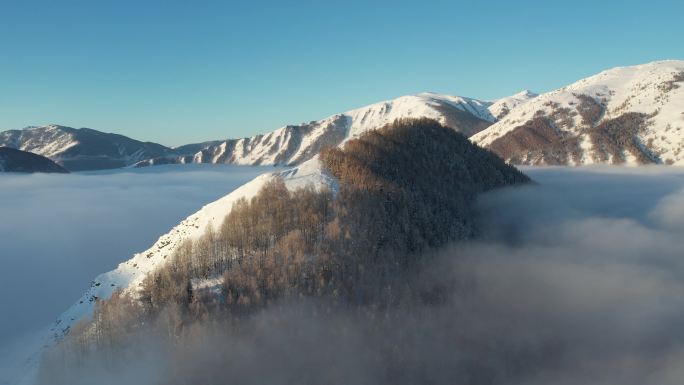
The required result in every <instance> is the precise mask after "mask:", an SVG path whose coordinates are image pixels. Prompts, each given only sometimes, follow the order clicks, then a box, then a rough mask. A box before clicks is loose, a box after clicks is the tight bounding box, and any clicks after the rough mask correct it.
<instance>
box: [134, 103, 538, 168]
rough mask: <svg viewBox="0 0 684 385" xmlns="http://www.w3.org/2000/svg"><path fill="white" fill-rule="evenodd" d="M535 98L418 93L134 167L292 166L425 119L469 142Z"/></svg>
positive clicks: (142, 163) (156, 159)
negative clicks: (402, 122) (405, 121)
mask: <svg viewBox="0 0 684 385" xmlns="http://www.w3.org/2000/svg"><path fill="white" fill-rule="evenodd" d="M533 97H534V94H532V93H530V92H527V91H526V92H522V93H520V94H516V95H514V96H512V97H509V98H504V99H502V100H501V101H499V102H495V103H492V102H486V101H481V100H476V99H471V98H465V97H460V96H448V95H439V94H434V93H422V94H418V95H410V96H402V97H400V98H397V99H393V100H389V101H385V102H381V103H376V104H372V105H369V106H366V107H362V108H359V109H356V110H352V111H348V112H345V113H341V114H337V115H333V116H330V117H328V118H326V119H323V120H319V121H312V122H309V123H303V124H299V125H291V126H285V127H282V128H279V129H277V130H275V131H273V132H271V133H268V134H263V135H256V136H253V137H251V138H242V139H230V140H226V141H224V142H221V143H219V144H216V145H213V146H207V147H206V148H204V149H202V150H201V151H198V152H197V153H195V154H194V155H192V156H181V157H160V158H155V159H149V160H146V161H143V162H140V163H138V166H149V165H157V164H166V163H233V164H242V165H270V164H284V165H296V164H299V163H302V162H304V161H306V160H309V159H311V158H312V157H313V156H314V155H316V154H317V153H318V152H319V151H320V150H321V148H323V147H325V146H337V145H339V144H341V143H343V142H345V141H346V140H349V139H350V138H355V137H358V136H359V135H361V134H362V133H364V132H366V131H368V130H370V129H375V128H379V127H382V126H384V125H386V124H389V123H391V122H393V121H395V120H396V119H401V118H430V119H434V120H437V121H438V122H440V123H442V124H444V125H445V126H447V127H450V128H452V129H454V130H456V131H458V132H460V133H462V134H463V135H465V136H471V135H473V134H475V133H477V132H479V131H481V130H483V129H485V128H486V127H488V126H489V125H491V124H492V123H493V122H495V121H496V116H497V115H501V114H502V113H503V111H507V110H508V109H510V108H513V107H514V106H516V105H518V104H520V103H522V102H524V101H527V100H529V99H531V98H533Z"/></svg>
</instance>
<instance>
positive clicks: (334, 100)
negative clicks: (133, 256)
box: [0, 0, 684, 145]
mask: <svg viewBox="0 0 684 385" xmlns="http://www.w3.org/2000/svg"><path fill="white" fill-rule="evenodd" d="M683 18H684V1H682V0H651V1H629V0H626V1H617V0H616V1H598V0H594V1H585V0H574V1H562V2H561V1H550V0H546V1H495V0H490V1H475V0H470V1H456V0H452V1H396V0H395V1H373V0H366V1H344V2H341V1H340V2H338V1H328V0H319V1H299V2H294V1H284V0H280V1H245V2H237V1H199V0H198V1H190V0H186V1H171V0H168V1H157V2H155V1H144V0H135V1H129V0H116V1H114V0H111V1H107V0H96V1H93V0H88V1H72V0H60V1H56V0H45V1H32V0H2V2H0V130H5V129H12V128H21V127H24V126H27V125H40V124H47V123H58V124H63V125H69V126H75V127H91V128H95V129H99V130H103V131H109V132H117V133H121V134H124V135H128V136H131V137H134V138H136V139H141V140H152V141H156V142H160V143H163V144H167V145H178V144H182V143H187V142H194V141H201V140H207V139H218V138H226V137H241V136H248V135H252V134H255V133H259V132H265V131H270V130H272V129H275V128H277V127H280V126H282V125H284V124H288V123H298V122H302V121H309V120H313V119H319V118H323V117H325V116H327V115H330V114H334V113H337V112H342V111H345V110H348V109H352V108H355V107H359V106H362V105H365V104H369V103H372V102H376V101H380V100H384V99H390V98H393V97H397V96H400V95H404V94H411V93H417V92H422V91H435V92H442V93H449V94H455V95H463V96H471V97H476V98H483V99H493V98H497V97H501V96H505V95H508V94H512V93H515V92H518V91H520V90H521V89H525V88H527V89H531V90H533V91H537V92H541V91H548V90H551V89H554V88H557V87H559V86H562V85H565V84H567V83H570V82H572V81H574V80H577V79H579V78H582V77H585V76H587V75H591V74H593V73H595V72H598V71H600V70H603V69H607V68H609V67H614V66H618V65H630V64H638V63H644V62H649V61H653V60H660V59H668V58H673V59H684V19H683Z"/></svg>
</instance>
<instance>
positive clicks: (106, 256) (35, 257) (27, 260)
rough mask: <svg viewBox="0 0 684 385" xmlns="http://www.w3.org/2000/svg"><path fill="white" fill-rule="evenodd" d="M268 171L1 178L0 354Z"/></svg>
mask: <svg viewBox="0 0 684 385" xmlns="http://www.w3.org/2000/svg"><path fill="white" fill-rule="evenodd" d="M268 170H272V168H264V167H231V166H207V165H186V166H160V167H150V168H145V169H126V170H113V171H105V172H99V173H77V174H70V175H53V174H32V175H21V174H0V245H1V246H0V247H1V248H0V263H2V268H0V304H1V305H2V314H3V316H2V317H1V319H0V352H2V350H3V348H5V347H6V345H8V344H11V343H12V342H14V338H15V337H17V336H21V337H22V338H23V337H24V335H25V334H26V333H29V332H33V331H35V330H36V329H37V328H43V327H46V326H47V325H49V323H50V322H52V321H53V320H54V318H55V317H56V316H57V315H58V314H59V313H61V312H62V311H64V310H65V309H66V308H67V307H68V306H70V305H71V304H72V302H73V301H74V300H75V299H76V298H78V297H79V296H80V295H81V294H82V292H83V291H84V290H85V288H87V287H88V285H89V282H90V280H91V279H92V278H93V277H95V276H96V275H97V274H99V273H102V272H104V271H107V270H110V269H112V268H114V267H115V266H116V265H117V264H118V263H119V262H121V261H123V260H126V259H128V258H129V257H131V256H132V254H133V253H134V252H138V251H141V250H144V249H145V248H147V247H149V246H150V245H151V244H152V243H154V241H155V240H156V239H157V238H158V237H159V236H160V235H162V234H163V233H165V232H166V231H168V230H169V229H170V228H171V227H173V226H174V225H176V224H177V223H178V222H179V221H180V220H182V219H183V218H185V217H186V216H187V215H189V214H191V213H193V212H195V211H197V210H198V209H199V208H200V207H201V206H202V205H204V204H206V203H209V202H211V201H213V200H215V199H217V198H219V197H221V196H223V195H225V194H227V193H228V192H230V191H232V190H233V189H234V188H236V187H238V186H240V185H242V184H243V183H245V182H247V181H249V180H250V179H252V178H253V177H254V176H256V175H258V174H261V173H263V172H266V171H268ZM20 341H21V340H20ZM0 355H1V354H0ZM0 369H2V365H1V364H0ZM0 372H1V370H0Z"/></svg>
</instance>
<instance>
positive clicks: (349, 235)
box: [44, 119, 529, 383]
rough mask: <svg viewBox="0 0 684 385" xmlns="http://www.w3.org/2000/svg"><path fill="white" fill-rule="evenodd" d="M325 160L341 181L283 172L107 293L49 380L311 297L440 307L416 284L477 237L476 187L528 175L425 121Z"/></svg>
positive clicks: (324, 302) (376, 305)
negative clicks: (134, 289)
mask: <svg viewBox="0 0 684 385" xmlns="http://www.w3.org/2000/svg"><path fill="white" fill-rule="evenodd" d="M320 161H321V164H322V165H323V166H324V167H325V169H326V170H327V171H328V172H329V173H330V174H332V175H333V176H334V177H335V178H336V179H337V180H338V181H339V191H330V190H329V189H326V188H323V189H318V190H317V189H315V188H314V187H313V186H309V187H305V188H299V189H295V190H288V188H287V187H286V186H285V184H284V183H283V181H282V180H278V179H275V180H273V181H271V182H269V183H267V184H266V185H265V186H264V187H263V188H262V189H261V191H260V192H259V193H258V194H257V196H255V197H253V198H252V199H250V200H246V199H242V200H239V201H238V202H237V203H235V204H234V206H233V209H232V210H231V211H230V213H229V214H228V215H227V216H226V218H225V220H224V221H223V224H222V225H221V226H220V227H219V228H216V229H209V231H207V232H206V234H205V235H204V236H202V237H201V238H199V239H198V240H196V241H194V242H187V243H186V244H185V245H184V246H183V247H180V248H179V249H178V250H177V251H176V252H175V253H174V254H173V255H171V256H170V257H169V258H170V260H168V261H167V263H165V264H164V265H163V267H160V268H159V269H157V270H156V271H154V272H153V273H151V274H149V275H148V276H147V277H146V278H145V280H144V281H143V282H142V287H141V288H140V290H139V291H138V293H137V295H132V294H123V293H116V294H114V295H113V296H112V297H111V299H109V300H99V301H98V305H97V308H96V311H95V314H94V315H93V319H92V320H89V321H85V322H82V323H80V324H78V325H77V326H76V327H74V328H73V329H72V330H71V332H70V334H69V335H68V336H67V338H65V339H64V341H63V342H62V343H61V344H60V345H59V346H58V347H57V348H56V349H57V351H58V355H59V356H60V357H63V358H61V359H60V360H47V361H46V366H45V368H44V373H49V379H50V381H53V382H52V383H54V382H55V381H57V382H58V383H59V381H62V382H64V383H77V382H74V381H76V379H77V378H78V380H79V381H82V380H83V378H84V377H80V376H81V375H82V372H79V371H78V370H74V369H73V368H77V367H83V366H82V365H83V364H84V363H89V364H93V363H94V362H99V361H98V360H107V359H111V358H112V357H113V356H116V357H119V356H120V355H121V354H123V353H122V352H130V351H131V350H130V349H133V350H135V349H137V348H141V346H142V345H141V344H143V342H141V341H143V340H144V341H148V338H150V336H155V337H154V338H155V341H157V342H158V343H161V344H162V345H164V346H170V349H171V350H172V351H176V352H183V351H184V349H185V347H187V346H189V345H191V344H193V343H195V342H197V340H196V339H197V338H204V337H206V336H207V335H208V334H207V333H209V334H211V332H209V330H213V328H214V327H216V326H217V325H219V326H218V327H219V328H220V329H221V330H224V331H226V330H227V331H228V332H229V333H240V334H242V335H243V337H245V336H247V335H249V333H250V330H251V329H250V327H249V326H248V325H249V324H250V322H251V321H250V319H252V318H253V317H257V316H259V314H262V312H271V311H275V312H276V313H278V312H280V311H284V310H283V309H284V308H283V306H285V307H290V306H289V305H287V306H286V305H283V304H285V303H291V304H292V305H291V306H292V308H294V309H299V306H300V305H303V304H304V305H306V306H305V308H306V309H308V310H304V311H305V312H306V313H307V314H309V315H312V314H313V315H314V316H316V315H317V314H319V312H321V311H322V312H323V313H325V312H326V311H327V312H329V311H333V310H332V309H338V310H339V309H346V310H344V312H347V311H352V313H350V314H359V313H358V312H361V313H360V314H366V315H367V316H369V317H371V319H374V318H375V317H376V316H380V315H381V314H385V315H387V314H389V313H388V312H394V311H401V309H403V308H404V306H405V305H407V304H411V303H420V304H428V305H429V304H433V303H439V302H440V300H441V299H440V298H441V296H442V293H441V292H440V290H439V288H435V287H430V288H429V289H425V287H421V288H417V287H416V286H415V285H414V284H415V282H414V281H415V277H417V276H418V275H419V274H420V272H421V271H422V270H423V269H424V267H425V266H426V265H427V264H429V262H430V255H432V251H434V250H437V249H439V248H440V247H442V246H444V245H446V244H447V243H449V242H454V241H459V240H464V239H469V238H472V237H474V236H476V235H477V232H478V229H477V227H476V225H475V213H474V209H473V203H474V201H475V199H476V197H477V195H478V194H479V193H482V192H485V191H488V190H491V189H494V188H499V187H504V186H511V185H516V184H521V183H526V182H528V181H529V179H528V178H527V177H526V176H525V175H523V174H522V173H520V172H519V171H517V170H516V169H515V168H513V167H512V166H509V165H507V164H505V163H504V162H503V161H502V160H501V159H499V158H498V157H496V156H495V155H493V154H492V153H491V152H489V151H487V150H483V149H481V148H479V147H477V146H475V145H473V144H471V143H470V142H469V141H468V140H467V139H466V138H465V137H464V136H462V135H461V134H459V133H456V132H454V131H453V130H452V129H450V128H447V127H444V126H442V125H440V124H439V123H437V122H435V121H432V120H428V119H419V120H398V121H396V122H395V123H393V124H390V125H387V126H385V127H383V128H381V129H378V130H374V131H370V132H368V133H366V134H364V135H362V136H361V137H359V138H358V139H353V140H350V141H349V142H347V143H346V144H345V146H344V147H343V148H328V149H325V150H324V151H322V152H321V154H320ZM419 286H422V285H419ZM292 301H294V302H292ZM310 301H314V302H313V303H314V305H312V307H308V306H309V304H311V303H312V302H310ZM279 309H280V310H279ZM325 309H328V310H325ZM393 309H394V310H393ZM309 312H312V313H309ZM243 332H244V334H243ZM143 336H144V338H143ZM200 336H204V337H200ZM159 341H162V342H159ZM172 356H173V354H172ZM64 357H66V358H64ZM119 358H120V357H119ZM114 361H116V360H114ZM390 361H391V360H390ZM392 364H396V362H392ZM79 365H81V366H79ZM112 365H113V366H112ZM109 366H111V367H115V364H114V363H111V362H110V363H108V364H106V365H105V367H109ZM63 368H71V369H70V370H62V369H63ZM46 375H47V374H46ZM182 375H183V376H185V378H186V381H190V382H196V381H200V382H201V379H202V378H204V377H202V374H198V373H193V372H192V371H184V372H183V373H182ZM56 379H57V380H56ZM318 380H320V379H318ZM318 380H316V381H314V382H317V381H318ZM385 380H387V379H385ZM168 381H171V380H170V379H169V380H168ZM179 381H180V380H179ZM212 381H214V382H215V381H216V380H215V379H214V380H212ZM178 383H183V382H182V381H180V382H178ZM304 383H309V381H304Z"/></svg>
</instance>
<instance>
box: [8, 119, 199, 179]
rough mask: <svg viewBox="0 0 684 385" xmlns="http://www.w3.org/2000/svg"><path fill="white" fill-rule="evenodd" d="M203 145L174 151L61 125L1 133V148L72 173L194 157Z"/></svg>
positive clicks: (154, 144)
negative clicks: (31, 155) (24, 153)
mask: <svg viewBox="0 0 684 385" xmlns="http://www.w3.org/2000/svg"><path fill="white" fill-rule="evenodd" d="M210 144H213V142H208V143H206V145H210ZM202 145H203V144H196V145H186V146H182V147H179V148H178V149H171V148H168V147H165V146H162V145H161V144H157V143H151V142H140V141H137V140H134V139H131V138H128V137H126V136H123V135H118V134H109V133H104V132H100V131H97V130H93V129H89V128H79V129H75V128H71V127H64V126H58V125H48V126H42V127H27V128H25V129H22V130H9V131H3V132H0V146H6V147H11V148H16V149H18V150H22V151H29V152H32V153H35V154H38V155H42V156H44V157H47V158H50V159H51V160H53V161H54V162H55V163H57V164H59V165H61V166H63V167H64V168H66V169H68V170H71V171H81V170H100V169H110V168H119V167H125V166H129V165H132V164H134V163H136V162H139V161H141V160H143V159H148V158H153V157H159V156H170V155H183V154H186V153H192V152H194V151H197V149H198V148H201V147H203V146H202Z"/></svg>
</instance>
